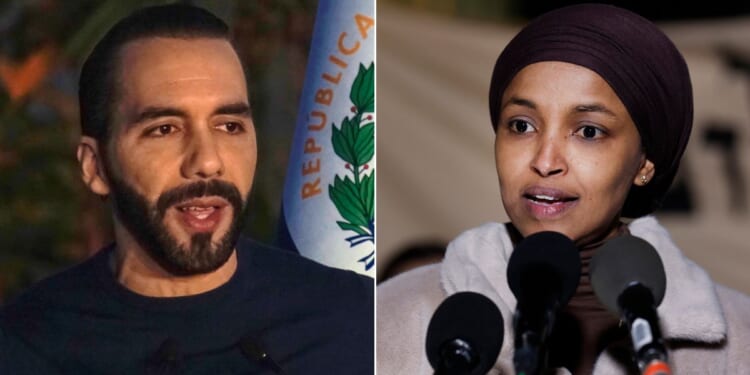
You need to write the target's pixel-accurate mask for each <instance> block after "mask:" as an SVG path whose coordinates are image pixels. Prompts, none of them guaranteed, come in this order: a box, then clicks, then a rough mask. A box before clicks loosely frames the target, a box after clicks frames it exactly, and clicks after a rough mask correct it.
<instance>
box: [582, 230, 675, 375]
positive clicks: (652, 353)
mask: <svg viewBox="0 0 750 375" xmlns="http://www.w3.org/2000/svg"><path fill="white" fill-rule="evenodd" d="M666 284H667V277H666V275H665V274H664V265H663V264H662V262H661V258H659V254H658V253H657V252H656V250H655V249H654V247H653V246H651V244H649V243H648V242H646V241H645V240H643V239H641V238H638V237H634V236H622V237H617V238H615V239H613V240H611V241H608V242H607V243H605V244H604V245H603V246H602V247H601V248H600V249H599V250H597V253H596V254H595V255H594V257H593V258H592V259H591V286H592V287H593V288H594V293H596V295H597V297H599V300H600V301H601V302H602V303H603V304H604V306H606V307H607V308H608V309H609V310H611V311H613V312H614V313H616V314H618V315H619V316H620V317H621V319H622V320H623V321H625V322H626V323H627V325H628V330H629V331H630V338H631V339H632V343H633V349H634V351H635V360H636V363H637V364H638V368H639V369H640V370H641V373H642V374H647V373H648V374H653V375H666V374H671V370H670V368H669V365H668V364H667V351H666V348H665V347H664V341H663V339H662V337H661V330H660V329H659V318H658V315H657V313H656V307H657V306H659V304H660V303H661V301H662V300H663V299H664V292H665V291H666Z"/></svg>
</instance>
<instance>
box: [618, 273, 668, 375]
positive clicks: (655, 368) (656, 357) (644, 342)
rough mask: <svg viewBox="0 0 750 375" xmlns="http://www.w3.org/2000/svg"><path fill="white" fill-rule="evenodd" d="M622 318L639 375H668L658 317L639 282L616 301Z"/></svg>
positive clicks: (646, 291)
mask: <svg viewBox="0 0 750 375" xmlns="http://www.w3.org/2000/svg"><path fill="white" fill-rule="evenodd" d="M618 302H619V304H620V306H629V307H630V308H628V309H622V311H623V317H624V318H625V321H626V322H627V323H628V330H629V332H630V338H631V340H632V342H633V348H634V349H635V358H636V363H637V364H638V368H639V369H640V370H641V374H642V375H671V374H672V370H671V369H670V367H669V364H668V363H667V350H666V348H665V347H664V342H663V340H662V338H661V331H660V330H659V323H658V322H659V317H658V316H657V314H656V307H655V306H654V296H653V294H652V293H651V290H649V289H648V288H647V287H646V286H644V285H643V284H640V283H636V284H633V285H631V286H629V287H627V288H626V289H625V290H624V291H623V292H622V294H621V295H620V297H619V298H618Z"/></svg>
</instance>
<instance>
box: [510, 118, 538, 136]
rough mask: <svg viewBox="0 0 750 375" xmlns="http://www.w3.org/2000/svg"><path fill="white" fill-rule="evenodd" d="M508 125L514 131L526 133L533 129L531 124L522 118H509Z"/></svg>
mask: <svg viewBox="0 0 750 375" xmlns="http://www.w3.org/2000/svg"><path fill="white" fill-rule="evenodd" d="M508 126H509V127H510V130H511V131H512V132H514V133H528V132H532V131H534V127H533V126H531V124H529V122H528V121H524V120H511V122H510V124H508Z"/></svg>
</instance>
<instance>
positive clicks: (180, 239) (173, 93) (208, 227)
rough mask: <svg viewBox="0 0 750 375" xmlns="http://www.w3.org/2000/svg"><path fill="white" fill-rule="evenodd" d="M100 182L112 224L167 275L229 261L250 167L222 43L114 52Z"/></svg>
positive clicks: (239, 93)
mask: <svg viewBox="0 0 750 375" xmlns="http://www.w3.org/2000/svg"><path fill="white" fill-rule="evenodd" d="M119 61H120V63H119V74H118V75H117V81H116V82H115V86H116V87H117V90H116V91H117V100H116V102H115V106H114V116H113V123H112V124H111V126H112V136H111V138H110V140H109V142H108V145H107V147H106V149H107V151H106V152H107V160H108V163H107V176H108V177H109V180H110V188H111V189H112V195H113V199H114V206H115V211H116V219H117V221H118V222H119V223H121V224H122V225H123V226H124V227H125V228H127V230H128V231H129V232H130V234H131V235H132V236H133V237H134V238H135V239H136V241H137V242H138V243H139V245H140V246H141V247H143V248H144V250H146V251H147V252H148V253H149V254H150V255H151V257H152V258H154V260H156V261H157V262H158V263H159V264H160V265H161V266H162V267H163V268H165V269H166V270H167V271H169V272H171V273H173V274H177V275H191V274H197V273H206V272H210V271H213V270H215V269H217V268H218V267H220V266H221V265H222V264H224V263H225V262H226V260H227V259H228V258H229V256H230V255H231V254H232V251H233V249H234V246H235V243H236V240H237V237H238V235H239V232H240V229H241V217H242V211H244V206H245V204H246V203H245V202H246V201H247V196H248V194H249V191H250V188H251V186H252V182H253V175H254V173H255V165H256V151H257V149H256V142H255V130H254V127H253V122H252V119H251V117H250V108H249V105H248V98H247V88H246V86H245V78H244V74H243V71H242V67H241V64H240V62H239V59H238V57H237V55H236V53H235V52H234V50H233V48H232V47H231V45H230V44H229V42H227V41H225V40H223V39H213V38H196V39H175V38H145V39H140V40H136V41H134V42H130V43H128V44H126V45H125V46H124V47H123V49H122V50H121V52H120V60H119Z"/></svg>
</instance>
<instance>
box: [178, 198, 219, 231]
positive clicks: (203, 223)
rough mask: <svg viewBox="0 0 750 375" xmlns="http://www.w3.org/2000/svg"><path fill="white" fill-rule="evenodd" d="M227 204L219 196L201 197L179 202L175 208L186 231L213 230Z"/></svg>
mask: <svg viewBox="0 0 750 375" xmlns="http://www.w3.org/2000/svg"><path fill="white" fill-rule="evenodd" d="M228 205H229V204H228V203H227V201H226V200H224V199H222V198H219V197H202V198H197V199H191V200H189V201H186V202H183V203H180V204H178V205H176V206H175V209H177V211H178V212H179V213H180V215H179V217H180V219H181V220H180V222H181V223H182V224H183V226H184V227H185V229H186V230H187V231H188V232H190V233H196V232H213V231H215V230H216V229H217V227H218V225H219V222H220V221H221V218H222V213H223V212H224V211H225V210H224V208H225V207H226V206H228Z"/></svg>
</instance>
